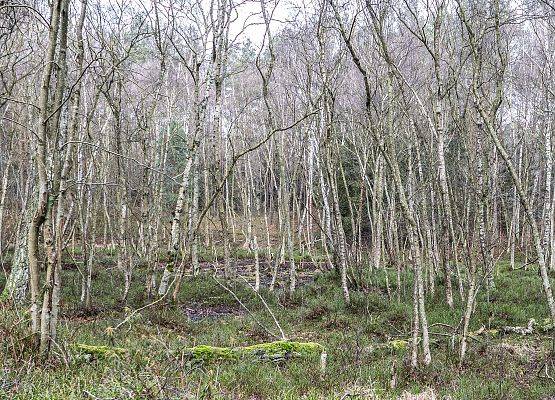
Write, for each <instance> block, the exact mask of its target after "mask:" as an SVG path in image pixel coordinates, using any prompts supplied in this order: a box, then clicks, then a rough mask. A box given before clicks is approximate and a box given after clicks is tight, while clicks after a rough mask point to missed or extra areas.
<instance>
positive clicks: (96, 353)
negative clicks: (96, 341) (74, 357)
mask: <svg viewBox="0 0 555 400" xmlns="http://www.w3.org/2000/svg"><path fill="white" fill-rule="evenodd" d="M75 348H76V349H77V351H79V352H80V353H82V354H88V355H89V356H92V357H94V358H110V357H118V356H121V355H124V354H126V353H127V349H124V348H122V347H111V346H94V345H90V344H83V343H77V344H75Z"/></svg>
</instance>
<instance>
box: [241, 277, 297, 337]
mask: <svg viewBox="0 0 555 400" xmlns="http://www.w3.org/2000/svg"><path fill="white" fill-rule="evenodd" d="M241 279H243V280H244V281H245V283H246V284H247V285H249V287H250V288H251V289H252V290H253V292H255V293H256V294H257V296H258V297H259V298H260V301H262V304H264V307H266V310H268V312H269V313H270V315H271V316H272V318H273V319H274V322H275V323H276V326H277V327H278V329H279V332H280V333H281V338H282V339H283V340H287V337H286V336H285V333H284V332H283V329H281V325H280V324H279V322H278V320H277V318H276V316H275V315H274V313H273V312H272V310H271V309H270V307H269V306H268V304H267V303H266V300H264V297H262V295H261V294H260V293H259V292H258V291H256V290H255V289H254V288H253V287H252V285H251V284H250V283H249V281H247V280H246V279H245V277H244V276H241Z"/></svg>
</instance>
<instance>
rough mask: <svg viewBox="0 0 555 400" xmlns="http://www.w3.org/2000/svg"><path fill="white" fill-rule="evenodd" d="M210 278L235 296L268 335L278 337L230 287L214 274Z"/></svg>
mask: <svg viewBox="0 0 555 400" xmlns="http://www.w3.org/2000/svg"><path fill="white" fill-rule="evenodd" d="M212 278H214V280H215V281H216V283H217V284H218V285H220V286H221V287H222V288H224V289H225V290H226V291H227V292H228V293H229V294H231V295H232V296H233V297H234V298H235V300H237V302H238V303H239V304H240V305H241V307H243V308H244V309H245V310H246V311H247V312H248V313H249V315H250V316H251V317H252V319H253V320H254V322H256V324H257V325H258V326H260V327H261V328H262V329H264V330H265V331H266V332H267V333H268V334H269V335H271V336H272V337H274V338H276V339H277V338H279V336H277V335H275V334H273V333H272V332H271V331H270V330H269V329H268V328H266V327H265V326H264V325H263V324H262V323H261V322H260V321H259V320H258V318H256V316H255V315H254V313H253V312H252V311H251V310H249V308H248V307H247V306H246V305H244V304H243V302H242V301H241V300H240V299H239V297H237V295H236V294H235V293H233V291H232V290H231V289H230V288H228V287H227V286H226V285H224V284H223V283H221V282H220V281H219V280H218V278H216V275H213V276H212Z"/></svg>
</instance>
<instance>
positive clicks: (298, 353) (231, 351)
mask: <svg viewBox="0 0 555 400" xmlns="http://www.w3.org/2000/svg"><path fill="white" fill-rule="evenodd" d="M322 352H324V346H322V345H321V344H319V343H314V342H290V341H287V340H278V341H275V342H269V343H260V344H255V345H252V346H244V347H215V346H207V345H199V346H195V347H190V348H187V349H185V354H186V355H187V356H188V357H189V358H190V359H191V360H192V361H202V362H205V361H214V360H237V359H241V358H258V359H262V360H279V359H287V358H293V357H308V356H311V355H321V354H322Z"/></svg>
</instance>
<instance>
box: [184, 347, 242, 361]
mask: <svg viewBox="0 0 555 400" xmlns="http://www.w3.org/2000/svg"><path fill="white" fill-rule="evenodd" d="M185 353H186V354H188V355H189V357H191V358H192V359H193V360H197V361H213V360H233V359H236V358H237V354H236V353H235V352H234V349H232V348H230V347H216V346H208V345H199V346H195V347H191V348H189V349H186V351H185Z"/></svg>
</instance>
